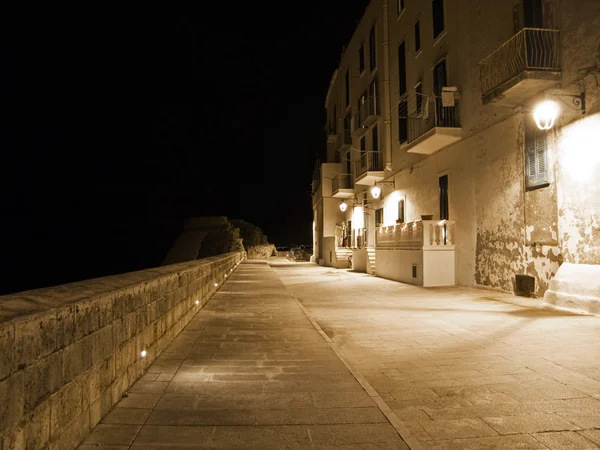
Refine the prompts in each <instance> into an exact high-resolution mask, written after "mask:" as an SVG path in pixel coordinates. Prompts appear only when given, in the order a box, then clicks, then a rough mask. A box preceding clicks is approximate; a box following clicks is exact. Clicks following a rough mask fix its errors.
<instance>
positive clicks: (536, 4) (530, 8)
mask: <svg viewBox="0 0 600 450" xmlns="http://www.w3.org/2000/svg"><path fill="white" fill-rule="evenodd" d="M522 4H523V25H524V26H525V27H526V28H544V17H543V14H542V0H523V2H522Z"/></svg>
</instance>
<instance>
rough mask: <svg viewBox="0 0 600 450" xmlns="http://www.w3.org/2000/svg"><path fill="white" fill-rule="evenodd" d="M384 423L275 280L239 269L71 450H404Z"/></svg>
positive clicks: (380, 407)
mask: <svg viewBox="0 0 600 450" xmlns="http://www.w3.org/2000/svg"><path fill="white" fill-rule="evenodd" d="M295 267H297V268H300V269H301V271H304V270H305V266H304V265H302V264H298V265H297V266H295ZM289 274H290V275H291V273H289ZM315 275H317V279H315V280H314V281H315V282H317V283H318V282H319V278H318V277H319V274H318V273H316V272H315ZM309 277H310V276H309ZM359 380H360V381H363V384H364V380H361V379H360V377H359ZM385 414H391V416H393V414H392V413H391V410H389V408H387V406H386V405H385V403H383V402H382V401H381V399H380V398H379V397H378V395H377V394H376V393H375V392H374V391H370V390H369V386H366V390H365V387H364V386H363V385H362V384H361V383H360V382H359V381H358V380H357V378H355V376H354V375H353V374H352V372H351V371H350V370H349V369H348V368H347V367H346V365H345V364H344V363H343V361H342V360H341V359H340V358H339V357H338V355H337V354H336V352H335V346H334V348H332V347H331V345H330V343H329V342H328V338H327V336H325V335H323V334H321V332H320V331H319V330H318V329H316V328H315V327H314V326H313V323H312V322H311V321H310V320H309V318H307V316H306V315H305V310H304V308H303V307H302V306H301V305H300V304H299V303H298V302H297V301H296V300H294V298H292V297H291V296H290V294H289V292H288V291H287V290H286V288H285V287H284V285H283V284H282V283H281V281H280V280H279V278H278V277H277V273H276V271H275V270H274V269H272V268H270V267H269V265H267V264H266V263H264V262H262V263H260V262H259V263H257V262H245V263H243V264H241V265H240V266H239V267H238V268H237V269H236V270H235V272H234V273H233V274H232V276H231V277H230V278H229V279H228V280H227V282H226V283H224V284H223V286H222V287H221V288H220V289H219V291H218V292H217V293H216V294H215V295H214V296H213V297H212V299H211V300H210V301H209V302H208V303H207V304H206V306H205V307H204V308H203V309H202V310H201V311H200V312H199V313H198V314H197V315H196V316H195V318H194V319H193V320H192V322H190V324H189V325H188V326H187V327H186V328H185V329H184V331H183V332H182V333H181V334H180V335H179V336H178V337H177V338H176V339H175V341H174V342H173V343H172V345H171V346H170V347H169V348H168V349H167V350H166V351H165V352H164V353H163V354H162V355H161V356H160V357H159V358H158V359H157V360H156V361H155V362H154V363H153V364H152V366H151V367H150V368H149V371H148V373H147V374H146V375H145V376H144V377H143V378H142V379H141V380H139V381H138V382H137V383H136V384H135V385H134V386H132V388H131V389H130V390H129V393H128V396H127V397H125V398H124V399H123V400H121V402H119V403H118V404H117V405H116V407H115V408H113V410H112V411H111V412H110V413H109V414H108V415H107V416H106V417H105V418H104V419H103V420H102V422H101V423H100V424H98V425H97V426H96V428H95V429H94V430H93V431H92V433H91V434H90V435H89V436H88V438H87V439H86V440H85V442H84V443H83V444H82V445H81V446H80V447H79V448H80V450H90V449H96V450H99V449H102V450H112V449H127V448H132V449H145V450H147V449H150V450H151V449H166V448H168V449H191V448H227V449H232V448H256V449H283V448H285V449H334V448H344V449H407V448H408V447H407V446H406V444H405V443H404V441H403V440H402V439H401V438H400V436H399V434H398V433H397V429H396V428H395V427H394V426H393V425H392V424H391V422H390V421H389V420H388V418H386V415H385ZM392 422H393V419H392ZM396 425H397V426H398V424H396Z"/></svg>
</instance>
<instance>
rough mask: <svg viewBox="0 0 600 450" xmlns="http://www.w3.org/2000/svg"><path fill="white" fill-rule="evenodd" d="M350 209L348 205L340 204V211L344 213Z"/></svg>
mask: <svg viewBox="0 0 600 450" xmlns="http://www.w3.org/2000/svg"><path fill="white" fill-rule="evenodd" d="M347 208H348V204H347V203H346V202H342V203H340V211H342V212H344V211H346V209H347Z"/></svg>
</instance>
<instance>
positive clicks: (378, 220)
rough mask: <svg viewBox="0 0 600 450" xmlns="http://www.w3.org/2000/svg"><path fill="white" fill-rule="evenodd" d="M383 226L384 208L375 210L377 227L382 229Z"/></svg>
mask: <svg viewBox="0 0 600 450" xmlns="http://www.w3.org/2000/svg"><path fill="white" fill-rule="evenodd" d="M382 224H383V208H379V209H376V210H375V226H376V227H380V226H381V225H382Z"/></svg>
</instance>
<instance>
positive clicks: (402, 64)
mask: <svg viewBox="0 0 600 450" xmlns="http://www.w3.org/2000/svg"><path fill="white" fill-rule="evenodd" d="M398 86H399V88H400V95H403V94H404V93H405V92H406V46H405V43H404V42H402V44H400V45H399V46H398Z"/></svg>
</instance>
